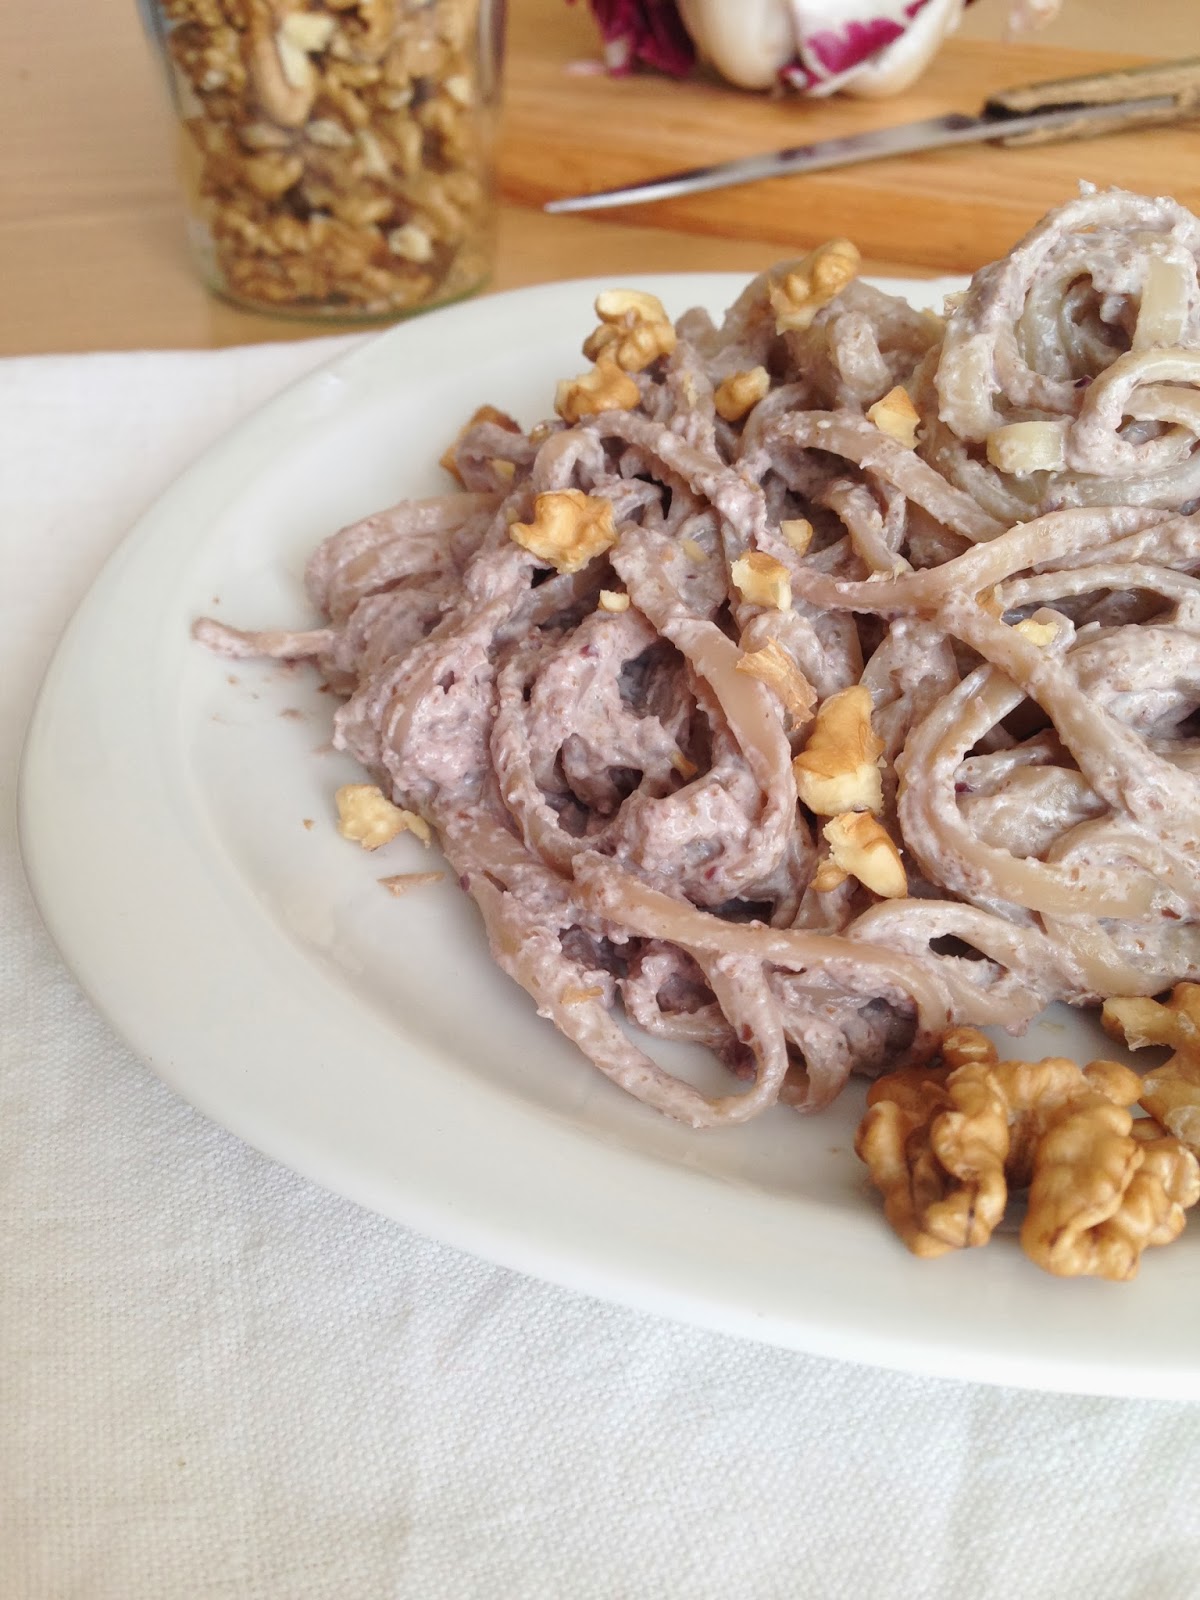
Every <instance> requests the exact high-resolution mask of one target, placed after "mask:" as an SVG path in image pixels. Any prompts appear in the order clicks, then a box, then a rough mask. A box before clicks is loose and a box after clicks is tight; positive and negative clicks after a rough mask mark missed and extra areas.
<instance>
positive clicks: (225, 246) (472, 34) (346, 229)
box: [158, 0, 494, 316]
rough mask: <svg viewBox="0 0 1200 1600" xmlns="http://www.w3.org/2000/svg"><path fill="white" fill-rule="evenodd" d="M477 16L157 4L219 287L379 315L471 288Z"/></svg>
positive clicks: (486, 219)
mask: <svg viewBox="0 0 1200 1600" xmlns="http://www.w3.org/2000/svg"><path fill="white" fill-rule="evenodd" d="M483 3H486V0H483ZM480 4H481V0H426V3H418V0H325V3H323V4H315V5H310V4H307V3H304V0H158V9H159V11H160V13H161V16H162V19H163V22H164V28H163V30H162V34H163V38H164V40H165V49H166V53H167V55H168V57H169V60H170V63H171V65H172V69H173V78H174V87H175V99H176V104H177V107H178V110H179V114H180V118H181V121H182V124H183V129H184V137H185V141H186V144H187V166H188V169H189V172H190V175H191V182H192V187H193V191H194V192H193V196H192V198H193V203H194V204H195V206H196V209H197V211H198V214H199V220H200V222H201V224H202V225H203V230H204V252H205V256H206V258H207V259H206V263H205V264H206V268H207V270H208V272H209V274H210V276H211V278H212V280H213V286H214V287H215V288H217V289H218V290H220V291H221V292H223V293H226V294H229V295H230V296H232V297H233V298H235V299H237V300H240V301H245V302H248V303H251V304H254V305H258V306H264V307H268V308H274V309H279V310H295V311H301V312H306V313H319V314H328V315H334V316H336V315H363V316H387V315H389V314H393V313H400V312H404V311H410V310H414V309H416V308H418V307H420V306H423V305H427V304H430V303H431V302H433V301H438V300H445V299H450V298H452V297H454V296H455V295H459V294H464V293H466V292H468V291H469V290H470V289H472V288H474V287H476V286H477V285H478V284H479V282H480V281H481V280H482V278H483V277H484V275H485V273H486V271H487V265H488V259H489V254H490V244H491V240H490V230H491V194H490V185H489V180H488V157H489V151H488V142H489V132H490V128H489V122H490V110H489V107H488V105H487V104H486V103H485V96H484V95H483V94H482V93H481V73H480V70H479V69H480V63H479V61H478V57H477V50H478V44H477V40H478V37H479V30H478V21H479V7H480ZM493 76H494V74H493V73H491V72H487V73H485V74H484V75H483V81H484V82H487V83H490V82H491V80H492V77H493Z"/></svg>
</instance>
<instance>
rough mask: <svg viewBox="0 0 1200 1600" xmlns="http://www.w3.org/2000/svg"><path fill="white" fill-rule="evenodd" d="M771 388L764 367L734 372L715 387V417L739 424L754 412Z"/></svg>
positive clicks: (769, 377)
mask: <svg viewBox="0 0 1200 1600" xmlns="http://www.w3.org/2000/svg"><path fill="white" fill-rule="evenodd" d="M770 387H771V374H770V373H769V372H768V371H767V369H766V367H751V368H750V369H749V371H747V372H734V373H731V374H730V376H729V377H728V378H726V379H724V381H723V382H721V383H719V384H718V385H717V387H716V391H715V393H714V394H713V404H714V405H715V406H716V408H717V415H718V416H719V417H724V419H725V421H726V422H740V421H741V420H742V418H743V417H745V416H747V415H749V413H750V412H751V411H753V410H754V408H755V406H756V405H757V404H758V402H759V401H760V400H761V399H762V398H763V397H764V396H765V395H766V394H767V393H768V391H769V390H770Z"/></svg>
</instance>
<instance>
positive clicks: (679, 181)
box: [545, 59, 1200, 213]
mask: <svg viewBox="0 0 1200 1600" xmlns="http://www.w3.org/2000/svg"><path fill="white" fill-rule="evenodd" d="M1139 91H1140V92H1139ZM1155 91H1158V92H1155ZM1115 94H1123V95H1124V96H1125V97H1124V98H1115ZM1198 114H1200V59H1198V60H1194V61H1179V62H1170V63H1167V64H1165V65H1162V66H1157V65H1156V66H1152V67H1142V68H1125V69H1120V70H1118V71H1116V72H1112V73H1100V74H1094V75H1092V76H1090V77H1087V78H1074V79H1072V78H1066V79H1060V80H1057V81H1055V82H1052V83H1045V84H1030V85H1026V86H1024V87H1021V88H1016V89H1006V90H1003V91H1001V92H1000V93H999V94H996V95H994V96H993V97H992V98H991V99H990V100H989V101H988V102H987V104H986V105H985V106H984V107H983V110H982V111H981V112H980V114H979V115H978V116H968V115H966V114H965V113H961V112H956V111H952V112H949V113H947V114H946V115H945V116H940V117H928V118H926V119H925V120H923V121H921V122H907V123H901V124H899V125H897V126H895V127H891V128H875V129H872V130H871V131H869V132H866V133H856V134H851V135H849V136H848V137H846V138H842V139H823V140H820V141H819V142H818V143H816V144H801V145H794V146H792V147H791V148H790V149H787V150H771V151H765V152H764V153H763V154H761V155H753V156H742V157H740V158H738V159H736V160H733V161H717V162H713V163H712V164H711V165H708V166H700V167H688V168H687V169H685V170H684V171H682V172H670V173H667V174H665V175H664V176H662V177H658V178H650V179H647V180H646V181H645V182H643V183H634V184H627V185H623V186H621V187H620V188H615V189H601V190H598V191H596V192H595V193H594V194H585V195H573V196H571V197H569V198H566V199H562V200H551V201H548V202H547V204H546V207H545V209H546V210H547V211H550V212H555V213H559V212H569V211H599V210H603V209H605V208H606V207H609V206H620V205H644V204H646V203H648V202H649V201H652V200H672V199H675V198H677V197H678V196H680V195H688V194H701V193H703V192H704V191H705V190H708V189H724V188H729V187H731V186H732V185H735V184H741V183H756V182H758V181H759V180H761V179H763V178H780V177H785V176H787V175H790V174H794V173H803V172H823V171H827V170H828V169H830V168H832V167H846V166H852V165H854V164H856V163H858V162H862V161H880V160H885V159H887V158H889V157H892V156H900V155H911V154H913V153H914V152H916V151H919V150H939V149H946V148H949V147H953V146H955V145H965V144H976V143H983V142H987V141H990V140H999V141H1002V142H1004V143H1005V144H1007V143H1009V142H1013V143H1017V142H1021V143H1025V142H1034V141H1036V142H1039V143H1041V142H1043V141H1044V142H1049V141H1050V140H1052V139H1081V138H1089V137H1092V136H1094V135H1095V134H1099V133H1109V132H1113V131H1116V130H1118V129H1123V128H1133V127H1144V126H1148V125H1162V124H1163V123H1167V122H1174V121H1177V120H1180V119H1182V118H1184V117H1187V116H1194V115H1198Z"/></svg>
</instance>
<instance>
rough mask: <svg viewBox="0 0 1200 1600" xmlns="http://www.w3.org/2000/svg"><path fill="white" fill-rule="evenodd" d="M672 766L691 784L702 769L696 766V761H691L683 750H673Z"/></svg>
mask: <svg viewBox="0 0 1200 1600" xmlns="http://www.w3.org/2000/svg"><path fill="white" fill-rule="evenodd" d="M671 765H672V766H673V767H674V768H675V771H676V772H677V773H678V774H679V776H680V777H681V778H686V779H688V780H689V782H690V780H691V779H692V778H694V777H695V776H696V774H697V773H698V772H699V771H700V768H699V767H698V766H697V765H696V763H695V762H694V761H689V759H688V758H687V756H685V755H684V753H683V751H682V750H672V752H671Z"/></svg>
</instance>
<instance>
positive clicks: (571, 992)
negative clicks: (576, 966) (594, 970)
mask: <svg viewBox="0 0 1200 1600" xmlns="http://www.w3.org/2000/svg"><path fill="white" fill-rule="evenodd" d="M603 993H604V990H603V989H601V988H600V986H599V985H598V984H590V985H589V986H588V987H587V988H586V989H585V988H583V987H582V986H581V985H579V984H575V983H568V984H567V985H566V987H565V988H564V989H563V990H562V992H561V993H560V995H559V997H558V998H559V1000H560V1001H561V1002H562V1004H563V1005H564V1006H582V1005H586V1004H587V1002H588V1001H589V1000H599V999H600V997H601V996H602V995H603Z"/></svg>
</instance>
